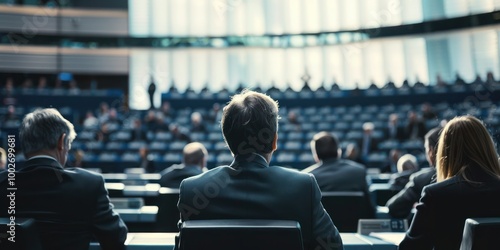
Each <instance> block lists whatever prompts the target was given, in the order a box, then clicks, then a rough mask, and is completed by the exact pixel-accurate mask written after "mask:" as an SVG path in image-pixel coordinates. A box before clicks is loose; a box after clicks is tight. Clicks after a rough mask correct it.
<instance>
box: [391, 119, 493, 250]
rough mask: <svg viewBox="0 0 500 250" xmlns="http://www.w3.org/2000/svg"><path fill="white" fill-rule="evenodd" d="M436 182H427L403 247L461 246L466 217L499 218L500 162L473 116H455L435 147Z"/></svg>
mask: <svg viewBox="0 0 500 250" xmlns="http://www.w3.org/2000/svg"><path fill="white" fill-rule="evenodd" d="M436 171H437V183H435V184H431V185H429V186H426V187H425V188H424V189H423V191H422V198H421V199H420V203H419V204H418V205H417V212H416V214H415V217H414V218H413V221H412V223H411V226H410V229H409V231H408V232H407V233H406V236H405V238H404V239H403V241H402V242H401V244H400V245H399V249H401V250H406V249H419V250H422V249H436V250H439V249H447V250H448V249H459V248H460V243H461V241H462V234H463V227H464V224H465V220H466V219H467V218H471V217H500V165H499V163H498V155H497V153H496V151H495V147H494V144H493V140H492V139H491V136H490V134H489V133H488V131H487V130H486V128H485V127H484V125H483V124H482V122H481V121H480V120H478V119H477V118H475V117H473V116H461V117H456V118H454V119H452V120H451V121H450V122H449V123H448V124H447V125H446V127H445V128H444V129H443V132H442V133H441V136H440V138H439V146H438V151H437V163H436Z"/></svg>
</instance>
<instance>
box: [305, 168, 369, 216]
mask: <svg viewBox="0 0 500 250" xmlns="http://www.w3.org/2000/svg"><path fill="white" fill-rule="evenodd" d="M302 172H304V173H311V174H313V175H314V177H316V180H317V182H318V185H319V188H320V189H321V191H323V192H328V191H361V192H363V193H364V195H365V197H366V200H367V204H370V206H371V211H372V213H373V214H372V215H374V213H375V206H374V205H373V202H372V201H371V198H370V191H369V188H368V182H367V180H366V168H365V167H364V166H363V165H361V164H358V163H356V162H354V161H350V160H346V159H330V160H326V161H323V162H321V163H317V164H314V165H312V166H310V167H308V168H306V169H304V170H302Z"/></svg>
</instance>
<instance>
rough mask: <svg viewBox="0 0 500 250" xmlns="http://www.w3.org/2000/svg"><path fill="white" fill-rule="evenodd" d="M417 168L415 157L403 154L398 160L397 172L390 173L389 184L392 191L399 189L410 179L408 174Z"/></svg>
mask: <svg viewBox="0 0 500 250" xmlns="http://www.w3.org/2000/svg"><path fill="white" fill-rule="evenodd" d="M417 170H418V162H417V157H415V156H413V155H411V154H405V155H403V156H401V158H399V160H398V172H397V173H394V174H392V175H391V179H390V180H389V184H390V185H391V189H392V190H394V191H400V190H401V189H403V188H404V187H405V185H406V184H407V183H408V181H409V179H410V175H411V174H413V173H415V172H416V171H417Z"/></svg>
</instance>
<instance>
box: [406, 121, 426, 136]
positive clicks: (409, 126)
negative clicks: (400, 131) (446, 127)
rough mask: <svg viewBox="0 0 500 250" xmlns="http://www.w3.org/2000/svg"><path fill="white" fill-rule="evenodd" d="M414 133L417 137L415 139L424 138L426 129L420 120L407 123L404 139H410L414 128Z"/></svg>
mask: <svg viewBox="0 0 500 250" xmlns="http://www.w3.org/2000/svg"><path fill="white" fill-rule="evenodd" d="M416 129H417V131H416V132H415V135H416V137H417V138H415V139H422V140H423V139H424V137H425V133H427V129H426V128H425V124H424V123H423V122H421V121H415V122H413V123H408V124H407V125H406V128H405V139H407V140H408V139H412V138H411V136H412V134H413V131H414V130H416Z"/></svg>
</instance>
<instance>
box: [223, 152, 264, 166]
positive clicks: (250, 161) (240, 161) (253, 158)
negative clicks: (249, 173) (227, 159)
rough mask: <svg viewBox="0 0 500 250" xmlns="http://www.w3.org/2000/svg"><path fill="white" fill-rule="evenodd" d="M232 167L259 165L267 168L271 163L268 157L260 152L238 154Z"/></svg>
mask: <svg viewBox="0 0 500 250" xmlns="http://www.w3.org/2000/svg"><path fill="white" fill-rule="evenodd" d="M230 167H232V168H249V167H259V168H267V167H269V164H268V163H267V161H266V159H265V158H264V157H263V156H262V155H259V154H256V153H252V154H246V155H236V157H235V158H234V160H233V162H232V163H231V165H230Z"/></svg>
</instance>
